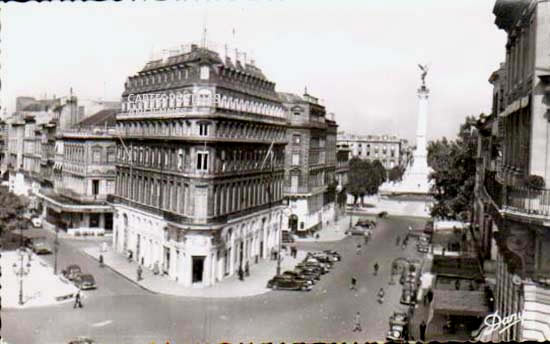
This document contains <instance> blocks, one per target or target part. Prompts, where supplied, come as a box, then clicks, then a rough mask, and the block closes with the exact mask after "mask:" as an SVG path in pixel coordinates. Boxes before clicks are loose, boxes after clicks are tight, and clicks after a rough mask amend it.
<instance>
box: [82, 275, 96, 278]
mask: <svg viewBox="0 0 550 344" xmlns="http://www.w3.org/2000/svg"><path fill="white" fill-rule="evenodd" d="M79 277H80V278H94V275H92V274H80V275H79Z"/></svg>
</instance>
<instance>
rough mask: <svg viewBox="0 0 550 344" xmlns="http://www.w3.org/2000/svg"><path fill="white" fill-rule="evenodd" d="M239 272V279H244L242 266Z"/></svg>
mask: <svg viewBox="0 0 550 344" xmlns="http://www.w3.org/2000/svg"><path fill="white" fill-rule="evenodd" d="M238 274H239V281H244V271H243V267H242V266H239V271H238Z"/></svg>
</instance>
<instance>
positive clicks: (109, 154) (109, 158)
mask: <svg viewBox="0 0 550 344" xmlns="http://www.w3.org/2000/svg"><path fill="white" fill-rule="evenodd" d="M115 157H116V154H115V150H114V149H109V150H108V151H107V162H108V163H111V162H115Z"/></svg>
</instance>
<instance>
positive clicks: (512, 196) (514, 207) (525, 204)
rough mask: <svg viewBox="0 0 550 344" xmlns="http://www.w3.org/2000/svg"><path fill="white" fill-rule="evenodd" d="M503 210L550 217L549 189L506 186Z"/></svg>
mask: <svg viewBox="0 0 550 344" xmlns="http://www.w3.org/2000/svg"><path fill="white" fill-rule="evenodd" d="M503 210H504V211H506V212H514V213H517V212H519V213H523V214H528V215H534V216H542V217H550V190H549V189H540V190H534V189H528V188H525V187H515V186H508V187H507V188H506V202H505V204H504V209H503Z"/></svg>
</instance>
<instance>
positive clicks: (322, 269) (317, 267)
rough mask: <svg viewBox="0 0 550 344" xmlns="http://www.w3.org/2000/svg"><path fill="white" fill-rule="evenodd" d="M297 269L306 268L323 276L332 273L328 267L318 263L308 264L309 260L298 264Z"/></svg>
mask: <svg viewBox="0 0 550 344" xmlns="http://www.w3.org/2000/svg"><path fill="white" fill-rule="evenodd" d="M296 267H297V268H303V267H306V268H310V269H314V270H317V271H319V272H320V273H321V274H323V275H324V274H326V273H328V272H329V271H330V270H329V268H328V267H326V266H323V265H321V264H320V263H318V262H312V261H309V262H308V261H307V260H304V261H303V262H301V263H298V264H296Z"/></svg>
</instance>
